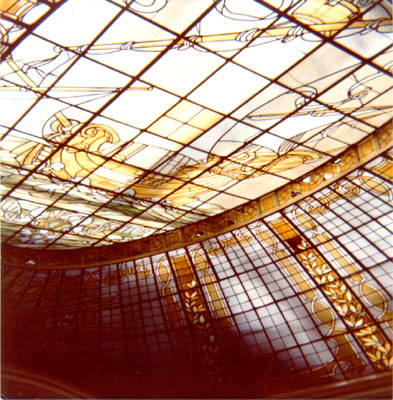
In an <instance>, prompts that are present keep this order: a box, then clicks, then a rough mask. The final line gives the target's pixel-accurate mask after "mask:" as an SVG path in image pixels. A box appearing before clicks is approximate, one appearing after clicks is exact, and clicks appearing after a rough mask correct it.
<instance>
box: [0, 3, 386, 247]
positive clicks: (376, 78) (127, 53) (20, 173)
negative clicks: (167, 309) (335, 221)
mask: <svg viewBox="0 0 393 400" xmlns="http://www.w3.org/2000/svg"><path fill="white" fill-rule="evenodd" d="M0 4H1V7H2V22H1V33H2V35H3V40H2V45H1V46H2V47H1V51H2V63H1V66H0V75H1V84H0V102H1V103H0V104H1V105H0V109H1V110H2V112H1V118H0V124H1V125H0V129H1V134H2V141H1V160H2V168H1V174H2V195H3V199H2V202H1V211H0V212H1V216H2V225H1V229H2V239H3V241H5V242H7V243H9V244H12V245H17V246H24V247H38V248H51V249H52V248H72V247H86V246H100V245H105V244H111V243H114V242H125V241H130V240H134V239H139V238H142V237H146V236H149V235H152V234H158V233H162V232H166V231H168V230H171V229H174V228H178V227H182V226H185V225H187V224H190V223H192V222H196V221H199V220H202V219H205V218H207V217H209V216H213V215H217V214H219V213H221V212H223V211H225V210H228V209H231V208H233V207H236V206H238V205H241V204H245V203H247V202H248V201H250V200H253V199H255V198H258V197H260V196H262V195H264V194H266V193H268V192H270V191H272V190H274V189H277V188H279V187H281V186H283V185H285V184H287V183H289V182H291V181H293V180H296V179H299V178H300V177H301V176H303V175H304V174H306V173H307V172H309V171H311V170H313V169H314V168H316V167H317V166H319V165H321V164H323V163H325V162H327V161H329V160H330V159H331V158H332V157H334V156H336V155H338V154H340V153H342V152H343V151H345V150H346V149H347V148H348V147H349V146H351V145H353V144H355V143H357V142H359V141H360V140H362V139H363V138H365V137H366V136H367V135H370V134H372V133H373V132H374V131H375V130H376V129H377V128H378V127H380V126H382V125H383V124H384V123H386V122H387V121H388V120H389V119H390V118H391V116H390V114H389V113H390V111H391V87H392V82H391V80H390V79H391V78H390V70H391V67H392V50H391V36H390V32H391V14H390V9H391V5H390V2H388V1H367V0H359V1H349V0H348V1H347V0H344V1H324V0H308V1H306V2H304V1H295V0H276V1H274V0H273V1H251V0H223V1H211V0H195V1H182V0H135V1H122V0H84V1H77V0H68V1H56V0H46V1H36V0H30V1H29V0H19V1H12V0H10V1H2V2H0Z"/></svg>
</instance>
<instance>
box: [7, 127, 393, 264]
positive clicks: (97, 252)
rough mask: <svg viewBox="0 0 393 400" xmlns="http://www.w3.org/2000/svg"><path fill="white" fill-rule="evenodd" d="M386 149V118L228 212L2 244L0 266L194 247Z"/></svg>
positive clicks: (103, 260) (113, 259) (108, 260)
mask: <svg viewBox="0 0 393 400" xmlns="http://www.w3.org/2000/svg"><path fill="white" fill-rule="evenodd" d="M391 145H392V120H390V121H389V122H387V123H385V124H384V125H383V126H382V127H381V128H379V129H377V130H375V131H374V132H373V133H371V134H370V135H369V136H367V137H366V138H365V139H363V140H362V141H360V142H359V143H357V144H355V145H353V146H351V147H350V148H348V149H347V150H346V151H344V152H343V153H341V154H339V155H337V156H335V157H334V158H332V159H331V160H329V161H327V162H326V163H324V164H323V165H321V166H319V167H317V168H316V169H314V170H312V171H311V172H308V173H307V174H305V175H303V176H302V177H300V178H299V179H297V180H296V181H293V182H291V183H289V184H287V185H285V186H283V187H280V188H278V189H276V190H274V191H272V192H270V193H268V194H265V195H263V196H261V197H260V198H258V199H256V200H252V201H250V202H248V203H246V204H244V205H242V206H239V207H236V208H234V209H232V210H228V211H225V212H223V213H221V214H218V215H215V216H213V217H210V218H207V219H204V220H202V221H198V222H195V223H193V224H190V225H187V226H184V227H181V228H177V229H174V230H172V231H169V232H166V233H162V234H158V235H152V236H149V237H146V238H143V239H139V240H135V241H132V242H127V243H116V244H113V245H109V246H101V247H88V248H80V249H70V250H42V249H31V248H23V247H17V246H11V245H8V244H2V258H3V264H4V265H7V266H13V267H25V268H34V269H72V268H83V267H84V268H88V267H96V266H101V265H108V264H112V263H118V262H125V261H129V260H133V259H139V258H142V257H145V256H150V255H153V254H157V253H162V252H165V251H169V250H174V249H177V248H181V247H184V246H187V245H190V244H195V243H199V242H201V241H203V240H206V239H209V238H211V237H215V236H217V235H220V234H222V233H226V232H229V231H232V230H234V229H237V228H241V227H242V226H244V225H247V224H250V223H251V222H254V221H256V220H258V219H260V218H262V217H265V216H268V215H270V214H273V213H275V212H277V211H279V210H281V209H282V208H284V207H287V206H289V205H291V204H294V203H296V202H298V201H299V200H301V199H303V198H305V197H307V196H309V195H311V194H313V193H315V192H317V191H319V190H321V189H323V188H324V187H326V186H328V185H330V184H331V183H333V182H335V181H337V180H339V179H340V178H342V177H343V176H345V175H347V174H349V173H351V172H352V171H354V170H355V169H357V168H359V167H360V166H362V165H364V164H366V163H367V162H369V161H370V160H372V159H373V158H375V157H378V156H379V155H380V154H382V153H383V152H385V151H386V150H387V149H389V148H390V147H391Z"/></svg>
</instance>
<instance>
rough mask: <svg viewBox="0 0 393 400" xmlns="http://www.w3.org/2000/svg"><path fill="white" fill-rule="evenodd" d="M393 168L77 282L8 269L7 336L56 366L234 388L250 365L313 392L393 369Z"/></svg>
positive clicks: (376, 169)
mask: <svg viewBox="0 0 393 400" xmlns="http://www.w3.org/2000/svg"><path fill="white" fill-rule="evenodd" d="M389 166H390V167H389ZM391 166H392V159H391V157H390V156H389V154H385V155H383V156H380V157H378V158H377V159H374V160H373V161H371V162H370V163H368V164H367V165H366V166H364V167H361V168H359V169H357V170H356V171H354V172H351V173H350V174H348V175H347V176H346V177H345V178H343V179H340V180H339V181H337V182H335V183H334V184H332V185H330V186H329V187H327V188H325V189H323V190H321V191H319V192H317V193H315V194H314V195H312V196H309V197H307V198H306V199H303V200H301V201H299V202H297V203H295V204H294V205H292V206H289V207H286V208H284V209H283V210H282V211H281V212H279V213H275V214H273V215H271V216H269V217H266V218H263V219H261V220H259V221H257V222H255V223H252V224H250V225H248V226H245V227H243V228H241V229H237V230H234V231H232V232H230V233H226V234H222V235H219V236H217V237H216V238H213V239H209V240H205V241H202V242H200V243H198V244H194V245H190V246H187V247H185V248H181V249H178V250H173V251H169V252H167V253H161V254H157V255H154V256H151V257H145V258H142V259H139V260H134V261H129V262H126V263H120V264H115V265H108V266H103V267H100V268H85V269H83V268H82V269H76V270H75V269H73V270H57V271H56V270H50V271H48V270H43V269H34V267H33V268H31V269H28V268H20V269H17V268H11V267H7V266H4V268H3V276H2V284H3V289H2V295H3V300H2V304H3V307H4V310H5V311H4V312H3V315H4V316H3V324H5V326H7V327H8V328H7V329H8V330H9V331H10V332H13V334H14V336H15V337H17V338H18V341H20V342H21V343H20V345H21V346H22V347H23V345H22V343H25V346H29V345H30V343H31V340H32V338H36V340H39V342H40V343H41V346H44V349H45V348H47V349H48V350H47V351H44V352H43V353H44V354H46V356H47V357H53V356H55V355H56V354H61V353H62V352H64V353H65V354H67V357H71V354H73V353H72V350H77V351H78V353H77V354H78V356H77V357H80V354H81V353H80V352H82V354H93V353H94V354H101V355H103V356H104V357H109V358H112V359H118V360H124V361H126V360H132V362H133V364H135V365H138V368H141V366H143V367H145V368H148V369H149V370H151V371H161V372H160V373H162V371H173V370H174V368H175V369H176V368H179V369H181V370H183V369H187V368H188V367H189V366H190V365H192V363H193V362H194V363H195V360H197V365H198V366H199V367H198V370H199V373H201V371H202V372H203V373H206V374H207V375H209V376H210V377H213V378H214V379H220V378H219V377H220V376H221V374H223V368H224V370H225V365H228V363H229V364H230V363H233V362H235V361H236V360H239V359H240V360H241V359H249V358H250V357H251V358H254V359H255V360H262V364H263V365H264V367H266V366H269V365H280V366H281V367H282V368H287V370H290V371H292V372H291V373H292V374H293V375H295V376H299V374H300V375H302V376H304V374H305V375H306V376H308V377H309V380H308V381H307V382H308V384H310V385H311V384H313V383H315V382H320V381H321V380H323V381H326V380H332V381H337V380H346V379H351V378H354V377H357V376H363V375H368V374H373V373H376V372H377V373H378V372H382V371H385V370H387V369H389V368H390V367H391V366H390V364H389V362H390V361H389V359H390V357H391V353H392V350H391V347H390V343H391V340H392V314H391V305H392V281H393V279H392V276H391V274H390V271H391V267H392V263H391V252H390V253H389V250H390V248H391V240H390V238H391V237H392V232H393V214H392V206H391V199H392V186H391V182H390V180H389V179H388V178H387V177H389V173H387V172H388V171H389V169H387V168H386V167H389V168H390V169H391ZM390 176H391V174H390ZM29 340H30V342H29ZM45 346H47V347H45ZM235 349H236V350H235ZM44 357H45V356H44ZM192 360H194V361H192ZM223 366H224V367H223ZM152 373H153V372H152Z"/></svg>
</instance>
